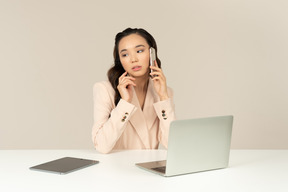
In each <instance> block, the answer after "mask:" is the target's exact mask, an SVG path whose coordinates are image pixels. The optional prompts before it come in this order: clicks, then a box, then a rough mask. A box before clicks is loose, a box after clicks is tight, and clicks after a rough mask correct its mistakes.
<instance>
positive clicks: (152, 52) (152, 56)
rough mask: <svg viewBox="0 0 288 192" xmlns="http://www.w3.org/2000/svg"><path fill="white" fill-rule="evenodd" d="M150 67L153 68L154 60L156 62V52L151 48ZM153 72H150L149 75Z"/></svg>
mask: <svg viewBox="0 0 288 192" xmlns="http://www.w3.org/2000/svg"><path fill="white" fill-rule="evenodd" d="M149 51H150V66H155V60H156V51H155V49H154V48H153V47H150V50H149ZM152 72H153V71H152V70H151V73H152Z"/></svg>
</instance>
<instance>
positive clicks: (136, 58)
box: [130, 54, 138, 63]
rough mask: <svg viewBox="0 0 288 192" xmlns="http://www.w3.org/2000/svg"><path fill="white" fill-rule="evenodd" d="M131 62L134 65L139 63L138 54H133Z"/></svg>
mask: <svg viewBox="0 0 288 192" xmlns="http://www.w3.org/2000/svg"><path fill="white" fill-rule="evenodd" d="M130 60H131V62H132V63H135V62H137V61H138V57H137V55H136V54H132V55H131V57H130Z"/></svg>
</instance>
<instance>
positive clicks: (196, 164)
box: [166, 116, 233, 176]
mask: <svg viewBox="0 0 288 192" xmlns="http://www.w3.org/2000/svg"><path fill="white" fill-rule="evenodd" d="M232 124H233V116H220V117H209V118H200V119H188V120H176V121H173V122H172V123H171V125H170V132H169V141H168V151H167V162H166V176H172V175H179V174H187V173H195V172H200V171H208V170H213V169H221V168H225V167H227V166H228V163H229V152H230V143H231V135H232Z"/></svg>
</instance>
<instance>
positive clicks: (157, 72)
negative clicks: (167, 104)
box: [150, 60, 169, 101]
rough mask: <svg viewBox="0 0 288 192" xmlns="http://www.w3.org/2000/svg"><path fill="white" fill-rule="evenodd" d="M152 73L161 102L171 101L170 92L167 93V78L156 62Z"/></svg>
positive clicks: (152, 67)
mask: <svg viewBox="0 0 288 192" xmlns="http://www.w3.org/2000/svg"><path fill="white" fill-rule="evenodd" d="M150 69H151V70H152V72H151V73H150V76H151V78H152V80H153V82H154V89H155V91H156V92H157V94H158V95H159V97H160V100H161V101H164V100H166V99H169V96H168V92H167V84H166V77H165V75H164V74H163V71H162V70H161V69H160V68H159V67H158V65H157V62H156V60H155V66H150Z"/></svg>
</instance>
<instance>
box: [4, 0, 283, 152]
mask: <svg viewBox="0 0 288 192" xmlns="http://www.w3.org/2000/svg"><path fill="white" fill-rule="evenodd" d="M287 10H288V2H287V1H283V0H273V1H271V0H261V1H260V0H218V1H214V0H204V1H203V0H186V1H184V0H177V1H168V0H165V1H164V0H163V1H154V0H146V1H134V0H129V1H127V0H121V1H116V0H115V1H100V0H99V1H97V0H95V1H93V0H73V1H70V0H49V1H48V0H46V1H43V0H42V1H41V0H40V1H39V0H25V1H21V0H0V27H1V29H0V65H1V68H0V89H1V90H0V93H1V94H0V95H1V96H0V98H1V99H0V116H1V121H0V149H58V148H59V149H67V148H68V149H69V148H71V149H78V148H93V146H92V142H91V136H90V133H91V127H92V124H93V119H92V114H93V108H92V102H93V101H92V86H93V84H94V83H95V82H97V81H101V80H105V79H106V71H107V70H108V68H109V67H110V66H111V64H112V61H113V58H112V50H113V43H114V36H115V34H116V33H117V32H119V31H122V30H123V29H125V28H126V27H142V28H145V29H147V30H148V31H149V32H150V33H151V34H152V35H153V36H154V37H155V39H156V40H157V43H158V46H159V57H160V59H161V60H162V63H163V69H164V72H165V74H166V76H167V79H168V84H169V85H170V86H171V87H172V88H173V89H174V91H175V103H176V112H177V116H178V118H179V119H184V118H191V117H195V118H196V117H206V116H215V115H226V114H232V115H234V117H235V121H234V131H233V140H232V148H237V149H239V148H240V149H256V148H257V149H288V138H287V137H288V129H287V128H288V113H287V109H288V62H287V61H288V59H287V52H288V38H287V34H288V22H287V21H288V12H287Z"/></svg>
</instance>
